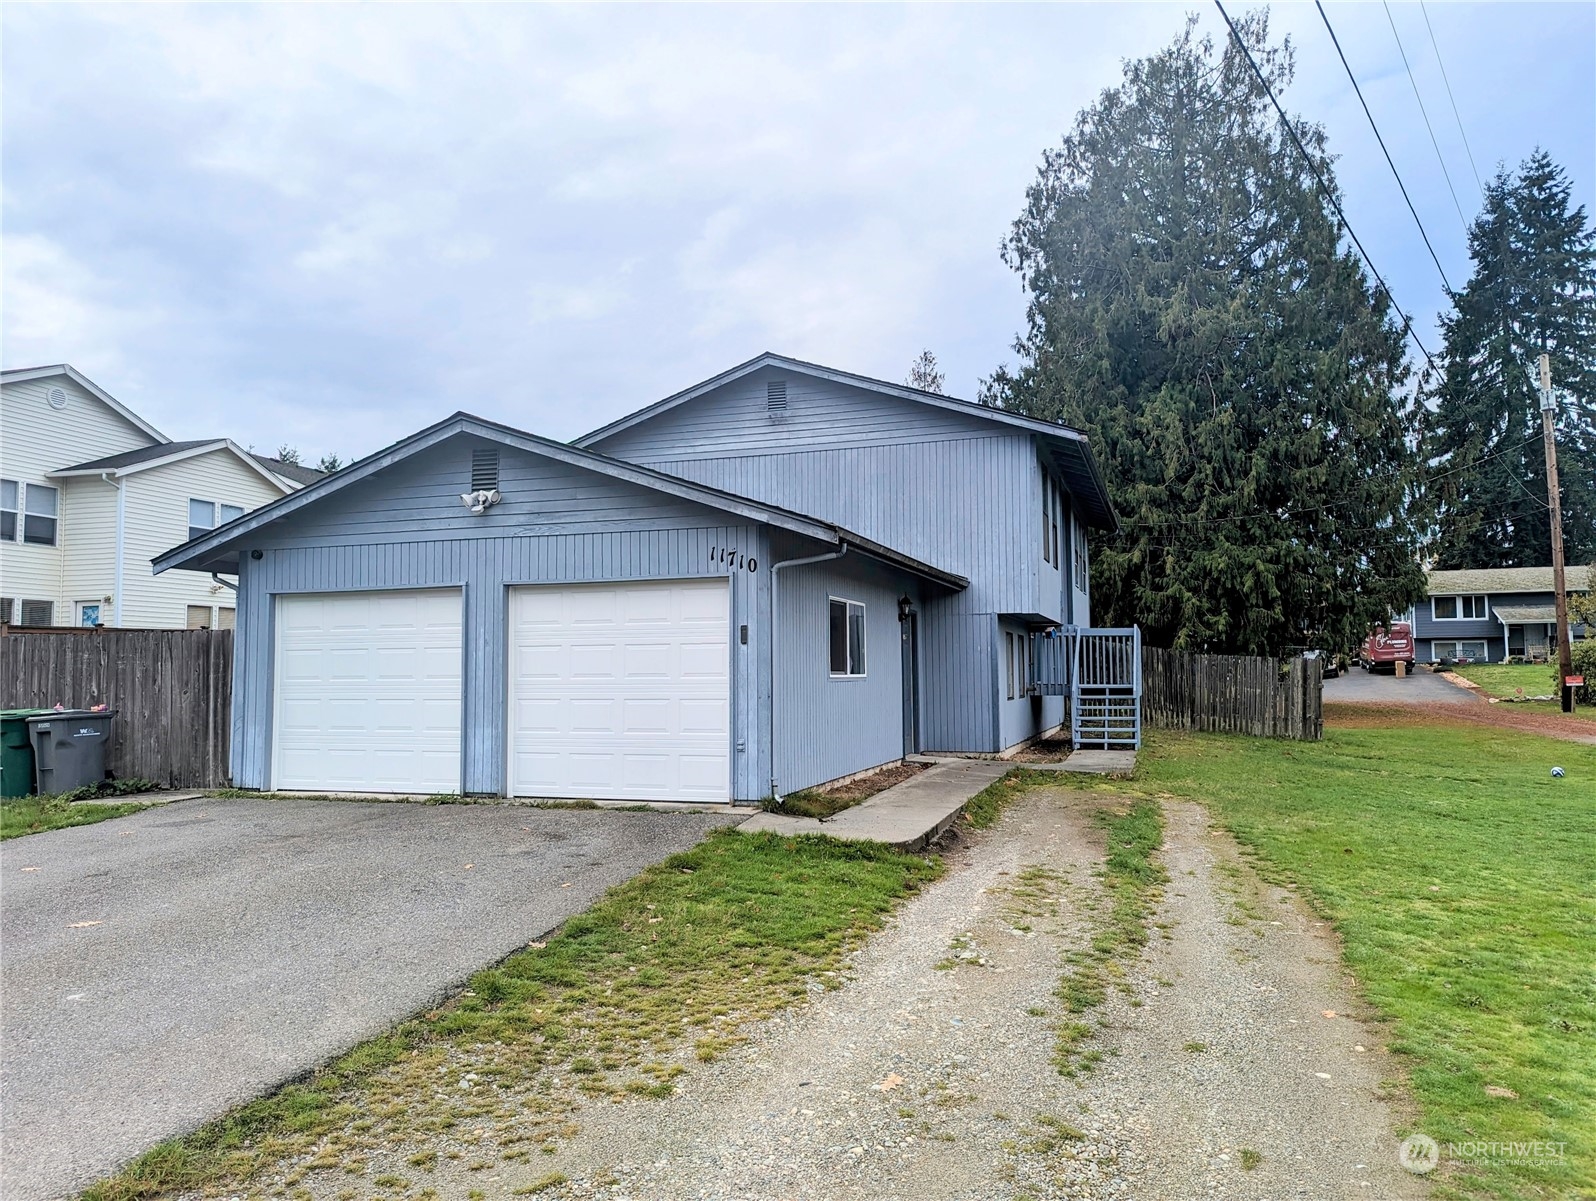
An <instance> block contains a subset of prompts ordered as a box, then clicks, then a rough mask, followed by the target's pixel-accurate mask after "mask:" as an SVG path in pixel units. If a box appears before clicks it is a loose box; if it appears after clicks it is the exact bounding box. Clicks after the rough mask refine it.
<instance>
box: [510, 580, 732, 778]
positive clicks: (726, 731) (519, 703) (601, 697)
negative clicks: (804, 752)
mask: <svg viewBox="0 0 1596 1201" xmlns="http://www.w3.org/2000/svg"><path fill="white" fill-rule="evenodd" d="M729 611H730V602H729V589H728V586H727V584H726V582H725V581H724V580H719V579H717V580H688V581H665V582H650V583H645V584H627V585H576V586H570V587H529V588H522V589H515V590H513V591H512V593H511V596H510V623H509V624H510V636H511V640H512V641H511V654H510V659H511V665H512V666H511V679H510V709H511V717H510V722H509V726H510V729H511V744H512V745H511V750H510V755H509V760H510V791H511V792H512V793H513V794H515V795H518V796H552V797H578V798H582V797H591V798H595V799H601V800H611V799H613V800H687V801H715V802H723V801H725V800H726V799H728V797H729V796H730V792H731V787H730V760H731V757H730V752H729V741H730V675H729V671H728V659H729V656H730V626H729ZM553 614H559V615H560V617H559V619H558V622H556V621H555V620H554V619H553V618H552V617H551V615H553ZM684 614H689V615H693V616H695V617H696V618H698V620H697V621H695V622H691V623H689V622H684V621H683V615H684ZM684 757H687V758H691V759H692V760H693V764H692V767H691V768H690V769H689V770H686V771H684V769H683V766H682V761H683V759H684Z"/></svg>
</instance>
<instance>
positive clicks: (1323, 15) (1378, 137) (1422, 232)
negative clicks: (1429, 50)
mask: <svg viewBox="0 0 1596 1201" xmlns="http://www.w3.org/2000/svg"><path fill="white" fill-rule="evenodd" d="M1313 6H1314V7H1315V8H1317V9H1318V10H1319V19H1320V20H1322V21H1323V22H1324V27H1325V29H1326V30H1327V31H1329V34H1330V40H1331V42H1333V43H1334V44H1335V48H1336V54H1337V55H1338V56H1339V57H1340V59H1341V65H1342V66H1343V67H1345V68H1346V71H1347V78H1348V79H1350V80H1351V81H1352V90H1353V91H1354V92H1356V93H1357V94H1358V103H1359V104H1361V105H1363V115H1364V116H1365V117H1367V118H1369V128H1370V129H1372V130H1374V140H1375V141H1376V142H1379V143H1380V152H1381V153H1382V154H1384V155H1385V162H1386V166H1388V167H1390V168H1391V174H1392V176H1393V177H1395V179H1396V182H1397V187H1398V188H1399V189H1401V191H1402V199H1403V200H1405V201H1407V205H1408V212H1410V213H1412V214H1413V224H1415V225H1417V226H1418V227H1419V237H1421V238H1423V239H1424V248H1425V249H1426V250H1428V251H1429V252H1430V259H1431V260H1432V261H1433V262H1434V263H1435V269H1436V270H1437V271H1439V272H1440V273H1441V283H1442V284H1444V285H1445V286H1446V291H1447V294H1448V295H1451V292H1452V281H1451V280H1449V279H1447V277H1446V268H1445V267H1443V266H1441V256H1440V255H1438V254H1436V253H1435V247H1434V246H1433V245H1431V243H1430V233H1429V231H1428V230H1426V229H1425V228H1424V222H1423V220H1421V219H1420V217H1419V210H1418V209H1416V208H1414V207H1413V197H1411V196H1409V195H1408V185H1407V184H1405V183H1403V182H1402V172H1400V171H1398V170H1397V165H1396V160H1395V159H1393V158H1392V157H1391V151H1390V148H1389V147H1387V146H1386V144H1385V137H1384V136H1383V135H1382V134H1381V133H1380V126H1379V125H1378V124H1377V123H1376V122H1375V119H1374V113H1372V112H1371V111H1370V110H1369V102H1368V101H1367V100H1365V99H1364V98H1363V88H1361V87H1360V86H1359V85H1358V77H1357V76H1356V75H1355V74H1353V71H1352V64H1351V63H1349V62H1348V61H1347V55H1346V51H1344V50H1342V49H1341V39H1340V38H1338V37H1337V36H1336V30H1335V26H1334V25H1332V24H1330V14H1329V13H1327V12H1325V10H1324V5H1323V4H1322V3H1320V0H1313ZM1447 182H1448V184H1450V183H1451V181H1450V180H1448V181H1447ZM1453 199H1454V200H1455V199H1456V195H1454V196H1453ZM1459 212H1460V213H1461V210H1459Z"/></svg>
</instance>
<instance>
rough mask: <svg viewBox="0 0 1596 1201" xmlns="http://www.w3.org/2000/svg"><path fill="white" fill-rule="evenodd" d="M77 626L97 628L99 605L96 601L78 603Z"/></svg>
mask: <svg viewBox="0 0 1596 1201" xmlns="http://www.w3.org/2000/svg"><path fill="white" fill-rule="evenodd" d="M77 608H78V624H79V625H80V626H97V625H99V624H100V609H101V603H100V602H99V601H97V600H91V601H79V602H78V606H77Z"/></svg>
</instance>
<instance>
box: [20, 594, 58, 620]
mask: <svg viewBox="0 0 1596 1201" xmlns="http://www.w3.org/2000/svg"><path fill="white" fill-rule="evenodd" d="M17 624H18V625H24V626H53V625H54V624H55V602H54V601H47V600H25V601H23V602H22V616H21V617H20V618H18V620H17Z"/></svg>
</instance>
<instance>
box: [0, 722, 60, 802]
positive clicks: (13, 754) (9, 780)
mask: <svg viewBox="0 0 1596 1201" xmlns="http://www.w3.org/2000/svg"><path fill="white" fill-rule="evenodd" d="M51 712H53V710H51V709H3V710H0V799H5V800H10V799H11V798H13V797H24V796H32V795H33V742H32V740H31V739H30V738H29V737H28V718H30V717H35V716H37V715H39V714H41V713H51Z"/></svg>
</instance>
